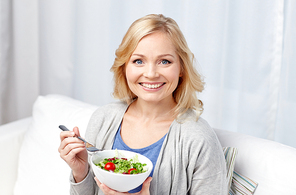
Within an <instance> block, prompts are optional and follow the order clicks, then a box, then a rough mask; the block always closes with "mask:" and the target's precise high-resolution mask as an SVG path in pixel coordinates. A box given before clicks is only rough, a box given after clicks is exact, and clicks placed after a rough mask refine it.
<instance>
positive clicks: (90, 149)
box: [59, 125, 102, 152]
mask: <svg viewBox="0 0 296 195" xmlns="http://www.w3.org/2000/svg"><path fill="white" fill-rule="evenodd" d="M59 128H60V129H61V130H63V131H70V130H69V129H68V128H67V127H65V126H64V125H60V126H59ZM76 137H77V138H78V139H80V140H81V141H83V142H84V143H85V146H86V149H87V151H89V152H97V151H101V150H102V149H98V148H96V147H94V146H93V145H91V144H90V143H88V142H87V141H85V139H83V138H82V137H80V136H76Z"/></svg>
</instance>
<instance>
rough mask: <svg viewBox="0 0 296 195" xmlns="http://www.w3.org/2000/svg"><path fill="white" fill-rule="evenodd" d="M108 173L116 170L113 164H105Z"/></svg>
mask: <svg viewBox="0 0 296 195" xmlns="http://www.w3.org/2000/svg"><path fill="white" fill-rule="evenodd" d="M104 168H105V169H106V170H107V171H114V170H115V168H116V167H115V164H114V163H113V162H107V163H106V164H105V167H104Z"/></svg>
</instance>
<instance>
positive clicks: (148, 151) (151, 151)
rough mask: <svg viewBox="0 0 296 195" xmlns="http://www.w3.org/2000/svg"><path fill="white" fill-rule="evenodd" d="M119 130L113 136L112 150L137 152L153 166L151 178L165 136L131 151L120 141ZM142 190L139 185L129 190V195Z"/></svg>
mask: <svg viewBox="0 0 296 195" xmlns="http://www.w3.org/2000/svg"><path fill="white" fill-rule="evenodd" d="M120 130H121V125H120V126H119V128H118V131H117V133H116V135H115V140H114V143H113V147H112V149H114V150H115V149H118V150H128V151H132V152H137V153H139V154H142V155H143V156H146V157H147V158H149V159H150V160H151V162H152V164H153V169H152V171H151V173H150V175H149V176H151V177H152V175H153V171H154V167H155V164H156V161H157V158H158V155H159V152H160V149H161V147H162V143H163V141H164V139H165V137H166V134H165V136H163V137H162V138H161V139H160V140H158V141H157V142H155V143H153V144H151V145H150V146H147V147H145V148H140V149H132V148H130V147H128V146H127V145H126V144H125V143H124V142H123V140H122V138H121V136H120ZM141 189H142V185H140V186H139V187H137V188H135V189H133V190H130V191H129V193H135V192H139V191H141Z"/></svg>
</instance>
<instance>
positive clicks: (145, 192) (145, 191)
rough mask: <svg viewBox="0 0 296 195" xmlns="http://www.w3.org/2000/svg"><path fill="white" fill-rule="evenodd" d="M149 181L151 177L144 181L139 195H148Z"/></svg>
mask: <svg viewBox="0 0 296 195" xmlns="http://www.w3.org/2000/svg"><path fill="white" fill-rule="evenodd" d="M151 181H152V177H148V178H147V179H146V180H145V181H144V183H143V186H142V190H141V195H149V194H150V192H149V187H150V183H151Z"/></svg>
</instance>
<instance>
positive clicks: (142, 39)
mask: <svg viewBox="0 0 296 195" xmlns="http://www.w3.org/2000/svg"><path fill="white" fill-rule="evenodd" d="M193 62H194V56H193V54H192V53H191V51H190V50H189V48H188V46H187V43H186V40H185V38H184V36H183V34H182V32H181V31H180V29H179V27H178V25H177V23H176V22H175V21H174V20H173V19H171V18H168V17H164V16H163V15H161V14H160V15H156V14H152V15H147V16H145V17H143V18H140V19H138V20H136V21H135V22H134V23H133V24H132V25H131V27H130V28H129V30H128V31H127V33H126V35H125V36H124V38H123V40H122V43H121V44H120V46H119V48H118V49H117V50H116V58H115V61H114V64H113V66H112V68H111V70H112V71H113V73H114V81H115V85H114V97H116V98H118V99H120V100H121V102H117V103H114V104H108V105H106V106H103V107H101V108H99V109H98V110H96V111H95V112H94V113H93V115H92V117H91V119H90V121H89V125H88V128H87V131H86V140H88V141H89V142H90V143H92V144H93V145H95V146H96V147H98V148H102V149H120V150H128V151H132V152H136V153H139V154H141V155H144V156H146V157H147V158H149V159H150V160H151V162H152V163H153V169H152V171H151V173H150V175H149V177H148V178H147V179H146V180H145V181H144V183H143V184H142V185H140V186H138V187H137V188H135V189H133V190H131V191H129V192H130V193H137V192H140V194H163V195H169V194H207V195H210V194H213V195H225V194H227V190H228V187H227V186H228V185H227V180H226V165H225V158H224V155H223V151H222V148H221V145H220V143H219V141H218V139H217V136H216V134H215V132H214V131H213V129H212V128H211V127H210V125H209V124H208V123H207V122H206V121H205V120H204V119H202V118H201V117H200V115H201V113H202V111H203V104H202V102H201V101H200V100H199V99H198V98H197V96H196V92H201V91H202V90H203V88H204V83H203V81H202V78H201V75H199V73H198V72H197V71H196V70H195V68H194V65H193ZM73 131H74V133H75V134H77V135H79V130H78V128H74V130H73ZM71 133H72V134H71ZM74 133H73V132H62V133H61V135H60V137H61V140H62V141H61V145H60V148H59V151H60V153H61V157H62V158H63V159H64V160H65V161H66V162H67V163H68V164H69V166H70V167H71V169H72V176H71V192H72V194H79V192H81V193H83V194H95V193H96V192H98V193H99V194H115V193H116V194H121V193H120V192H116V191H115V190H113V189H111V188H110V187H108V186H106V185H105V184H103V183H101V182H100V181H99V180H98V179H95V181H96V184H97V185H94V184H95V183H94V180H93V179H92V178H93V177H94V175H93V172H92V170H91V167H90V166H89V165H88V163H87V157H86V150H85V147H84V145H83V144H82V143H81V142H80V141H79V140H78V139H76V138H71V139H68V137H73V134H74ZM172 162H173V163H172ZM151 177H153V180H152V181H151V179H152V178H151Z"/></svg>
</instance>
